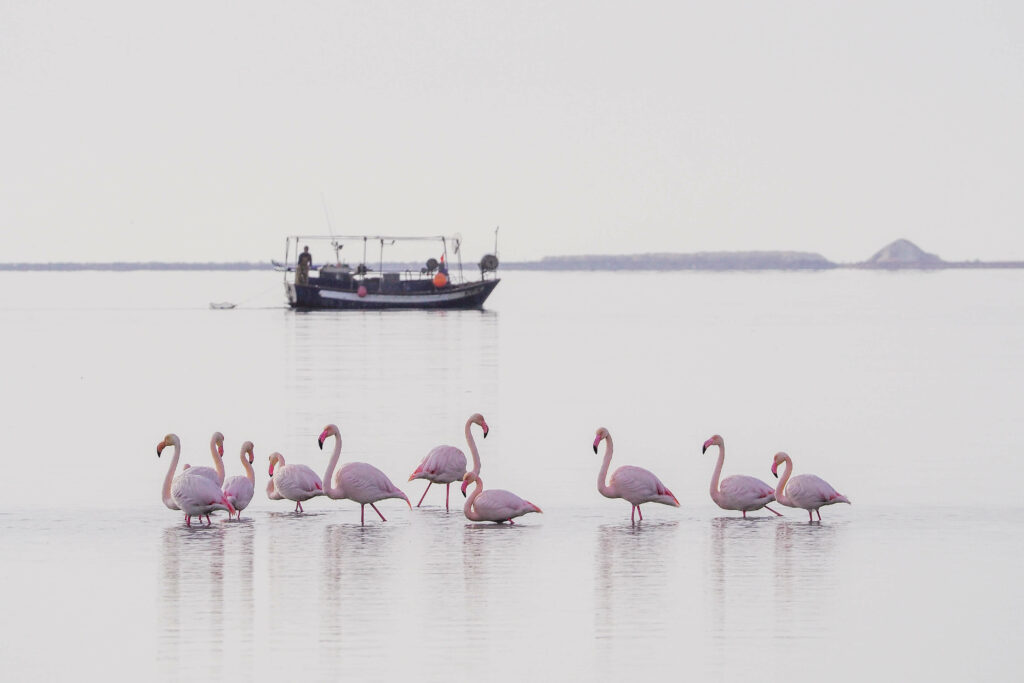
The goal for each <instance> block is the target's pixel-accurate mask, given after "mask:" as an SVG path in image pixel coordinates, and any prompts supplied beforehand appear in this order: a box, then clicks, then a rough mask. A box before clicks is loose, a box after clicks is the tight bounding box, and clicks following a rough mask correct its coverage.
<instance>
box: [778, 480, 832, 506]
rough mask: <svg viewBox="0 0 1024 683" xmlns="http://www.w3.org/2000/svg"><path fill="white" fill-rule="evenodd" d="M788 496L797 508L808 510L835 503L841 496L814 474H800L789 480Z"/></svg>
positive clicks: (787, 486)
mask: <svg viewBox="0 0 1024 683" xmlns="http://www.w3.org/2000/svg"><path fill="white" fill-rule="evenodd" d="M786 495H787V496H789V498H790V500H792V501H793V502H794V503H796V506H797V507H802V508H808V507H816V506H819V505H827V504H828V503H831V502H834V501H835V498H836V497H837V496H838V495H839V494H838V493H837V492H836V490H835V489H834V488H832V486H831V485H830V484H829V483H828V482H827V481H825V480H824V479H822V478H821V477H819V476H817V475H814V474H799V475H797V476H795V477H793V478H791V479H790V480H789V483H788V484H787V485H786Z"/></svg>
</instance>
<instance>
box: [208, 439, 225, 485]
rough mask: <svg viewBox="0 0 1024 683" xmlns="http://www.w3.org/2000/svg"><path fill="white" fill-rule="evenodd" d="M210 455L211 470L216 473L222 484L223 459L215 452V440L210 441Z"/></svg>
mask: <svg viewBox="0 0 1024 683" xmlns="http://www.w3.org/2000/svg"><path fill="white" fill-rule="evenodd" d="M210 455H212V456H213V469H215V470H216V471H217V478H218V479H220V483H222V484H223V483H224V458H222V457H220V453H218V452H217V439H210Z"/></svg>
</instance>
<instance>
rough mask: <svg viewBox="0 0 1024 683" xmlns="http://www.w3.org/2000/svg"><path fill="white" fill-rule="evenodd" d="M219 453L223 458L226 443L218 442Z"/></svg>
mask: <svg viewBox="0 0 1024 683" xmlns="http://www.w3.org/2000/svg"><path fill="white" fill-rule="evenodd" d="M217 455H219V456H221V457H222V458H223V457H224V444H222V443H219V444H217Z"/></svg>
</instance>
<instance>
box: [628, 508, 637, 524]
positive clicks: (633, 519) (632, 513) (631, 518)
mask: <svg viewBox="0 0 1024 683" xmlns="http://www.w3.org/2000/svg"><path fill="white" fill-rule="evenodd" d="M629 521H630V522H636V505H634V506H633V509H632V510H631V511H630V513H629Z"/></svg>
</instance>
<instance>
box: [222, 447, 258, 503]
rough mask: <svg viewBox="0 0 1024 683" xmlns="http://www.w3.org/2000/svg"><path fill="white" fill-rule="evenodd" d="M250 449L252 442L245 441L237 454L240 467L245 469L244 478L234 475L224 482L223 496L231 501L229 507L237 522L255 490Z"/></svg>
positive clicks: (254, 476) (254, 475)
mask: <svg viewBox="0 0 1024 683" xmlns="http://www.w3.org/2000/svg"><path fill="white" fill-rule="evenodd" d="M252 449H253V445H252V441H246V442H245V443H243V444H242V450H241V452H240V453H239V454H238V457H239V459H241V461H242V467H243V468H245V476H244V477H243V476H240V475H235V476H233V477H230V478H228V479H227V481H225V482H224V495H226V496H227V498H228V500H230V501H231V505H233V506H234V508H235V511H236V512H237V513H238V519H239V520H241V519H242V510H244V509H245V508H247V507H249V502H250V501H252V494H253V493H254V492H255V490H256V474H255V473H254V472H253V471H252V462H253V460H254V459H255V456H254V455H253V452H252ZM246 456H248V458H246Z"/></svg>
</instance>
